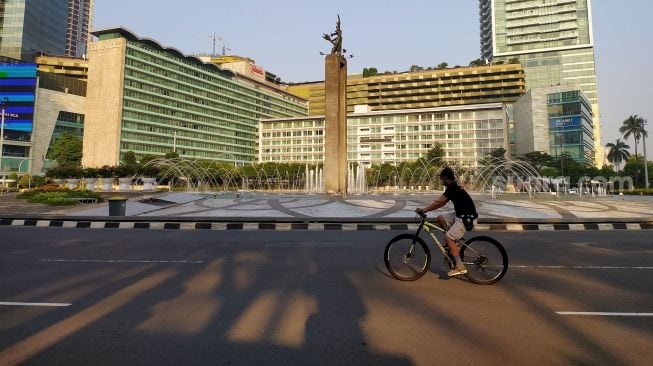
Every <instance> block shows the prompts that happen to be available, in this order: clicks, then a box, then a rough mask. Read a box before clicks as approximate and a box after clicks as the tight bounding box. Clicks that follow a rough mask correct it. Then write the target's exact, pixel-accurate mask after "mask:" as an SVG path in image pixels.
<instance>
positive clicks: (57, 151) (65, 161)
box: [47, 134, 82, 166]
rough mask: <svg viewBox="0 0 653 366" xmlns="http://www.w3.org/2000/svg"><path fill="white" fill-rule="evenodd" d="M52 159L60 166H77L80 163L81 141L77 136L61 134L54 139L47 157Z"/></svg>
mask: <svg viewBox="0 0 653 366" xmlns="http://www.w3.org/2000/svg"><path fill="white" fill-rule="evenodd" d="M47 158H48V159H54V160H56V161H57V163H59V165H60V166H65V165H73V166H79V165H81V161H82V139H81V138H80V137H79V136H77V135H72V134H63V135H61V136H59V138H58V139H56V140H55V141H54V142H53V143H52V146H51V147H50V151H49V152H48V155H47Z"/></svg>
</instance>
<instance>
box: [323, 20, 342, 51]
mask: <svg viewBox="0 0 653 366" xmlns="http://www.w3.org/2000/svg"><path fill="white" fill-rule="evenodd" d="M322 38H324V39H326V40H327V41H329V42H331V44H332V45H333V47H332V48H331V54H342V30H341V29H340V14H338V22H336V30H335V31H334V32H333V33H331V34H328V33H324V35H322Z"/></svg>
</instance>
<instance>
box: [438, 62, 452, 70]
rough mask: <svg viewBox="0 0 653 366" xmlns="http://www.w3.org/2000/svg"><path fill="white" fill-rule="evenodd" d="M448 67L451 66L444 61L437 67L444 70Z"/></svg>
mask: <svg viewBox="0 0 653 366" xmlns="http://www.w3.org/2000/svg"><path fill="white" fill-rule="evenodd" d="M447 67H449V64H448V63H446V62H442V63H440V64H439V65H438V66H437V67H436V68H437V69H438V70H444V69H446V68H447Z"/></svg>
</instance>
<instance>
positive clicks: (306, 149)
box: [262, 146, 324, 153]
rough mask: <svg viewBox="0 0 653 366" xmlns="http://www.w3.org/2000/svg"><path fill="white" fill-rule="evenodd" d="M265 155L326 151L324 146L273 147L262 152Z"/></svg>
mask: <svg viewBox="0 0 653 366" xmlns="http://www.w3.org/2000/svg"><path fill="white" fill-rule="evenodd" d="M262 151H263V152H264V153H290V152H293V153H301V152H309V153H310V152H319V153H321V152H323V151H324V149H323V148H322V146H316V147H304V148H301V147H272V148H269V149H263V150H262Z"/></svg>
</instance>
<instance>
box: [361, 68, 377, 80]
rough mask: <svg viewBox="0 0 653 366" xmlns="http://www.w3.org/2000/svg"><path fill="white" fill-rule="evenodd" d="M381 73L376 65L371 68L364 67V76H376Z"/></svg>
mask: <svg viewBox="0 0 653 366" xmlns="http://www.w3.org/2000/svg"><path fill="white" fill-rule="evenodd" d="M378 73H379V71H378V70H377V69H376V67H370V68H367V67H366V68H364V69H363V77H364V78H366V77H369V76H375V75H377V74H378Z"/></svg>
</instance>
